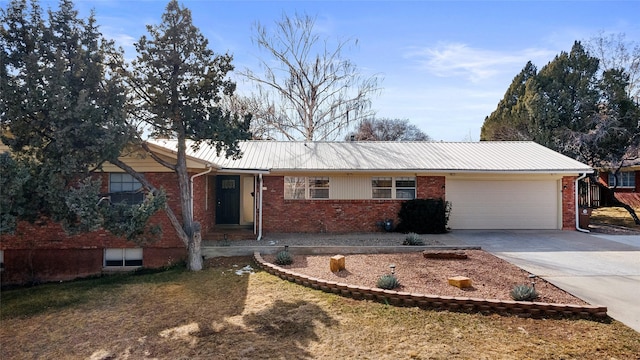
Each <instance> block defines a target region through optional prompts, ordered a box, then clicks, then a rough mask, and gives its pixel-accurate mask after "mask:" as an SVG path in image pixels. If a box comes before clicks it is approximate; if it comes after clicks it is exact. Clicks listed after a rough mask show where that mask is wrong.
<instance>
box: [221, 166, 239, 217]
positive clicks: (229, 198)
mask: <svg viewBox="0 0 640 360" xmlns="http://www.w3.org/2000/svg"><path fill="white" fill-rule="evenodd" d="M239 223H240V176H238V175H218V176H216V224H239Z"/></svg>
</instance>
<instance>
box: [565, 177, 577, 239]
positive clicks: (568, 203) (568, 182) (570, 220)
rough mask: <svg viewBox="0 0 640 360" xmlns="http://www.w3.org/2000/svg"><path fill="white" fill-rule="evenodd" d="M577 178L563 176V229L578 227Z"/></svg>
mask: <svg viewBox="0 0 640 360" xmlns="http://www.w3.org/2000/svg"><path fill="white" fill-rule="evenodd" d="M576 178H577V177H576V176H565V177H563V178H562V230H575V229H576V186H575V185H576Z"/></svg>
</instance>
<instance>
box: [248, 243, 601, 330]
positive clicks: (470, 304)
mask: <svg viewBox="0 0 640 360" xmlns="http://www.w3.org/2000/svg"><path fill="white" fill-rule="evenodd" d="M253 257H254V259H255V261H256V262H257V263H258V266H260V268H262V269H263V270H264V271H266V272H268V273H270V274H272V275H275V276H278V277H280V278H281V279H283V280H288V281H290V282H295V283H296V284H299V285H302V286H306V287H309V288H312V289H316V290H322V291H324V292H329V293H334V294H337V295H341V296H345V297H351V298H353V299H355V300H372V301H379V302H384V303H387V304H391V305H394V306H408V307H414V306H417V307H420V308H422V309H427V308H429V309H436V310H449V311H458V312H481V313H498V314H505V315H517V316H522V317H535V318H542V317H576V318H581V319H604V318H606V317H607V307H606V306H593V305H571V304H549V303H541V302H530V301H511V300H494V299H480V298H469V297H457V296H456V297H453V296H437V295H425V294H417V293H408V292H400V291H394V290H384V289H379V288H370V287H365V286H357V285H350V284H346V283H339V282H335V281H328V280H324V279H318V278H314V277H311V276H307V275H304V274H299V273H296V272H294V271H291V270H288V269H284V268H281V267H279V266H277V265H275V264H272V263H268V262H266V261H265V260H264V259H263V258H262V255H261V254H260V252H257V251H256V252H254V253H253Z"/></svg>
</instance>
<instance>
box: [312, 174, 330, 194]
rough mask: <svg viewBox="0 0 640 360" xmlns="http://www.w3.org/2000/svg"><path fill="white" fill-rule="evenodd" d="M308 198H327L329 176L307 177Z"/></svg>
mask: <svg viewBox="0 0 640 360" xmlns="http://www.w3.org/2000/svg"><path fill="white" fill-rule="evenodd" d="M309 198H310V199H328V198H329V178H328V177H310V178H309Z"/></svg>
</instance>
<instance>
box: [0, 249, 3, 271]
mask: <svg viewBox="0 0 640 360" xmlns="http://www.w3.org/2000/svg"><path fill="white" fill-rule="evenodd" d="M0 271H4V250H0Z"/></svg>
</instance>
